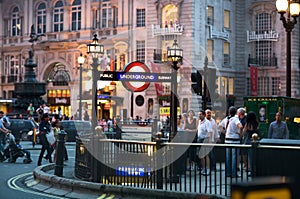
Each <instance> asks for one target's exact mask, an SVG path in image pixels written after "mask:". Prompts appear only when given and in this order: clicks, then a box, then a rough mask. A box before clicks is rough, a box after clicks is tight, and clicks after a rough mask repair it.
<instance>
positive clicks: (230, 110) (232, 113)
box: [229, 106, 236, 117]
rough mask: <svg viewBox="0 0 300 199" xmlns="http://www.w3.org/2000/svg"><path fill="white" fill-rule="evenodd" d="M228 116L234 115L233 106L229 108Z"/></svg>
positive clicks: (234, 109)
mask: <svg viewBox="0 0 300 199" xmlns="http://www.w3.org/2000/svg"><path fill="white" fill-rule="evenodd" d="M229 114H230V116H231V117H233V116H234V115H235V114H236V108H235V107H234V106H231V107H229Z"/></svg>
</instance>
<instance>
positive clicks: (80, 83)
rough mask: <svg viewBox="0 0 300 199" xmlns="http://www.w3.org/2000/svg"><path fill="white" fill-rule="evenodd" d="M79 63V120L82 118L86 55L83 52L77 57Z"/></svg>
mask: <svg viewBox="0 0 300 199" xmlns="http://www.w3.org/2000/svg"><path fill="white" fill-rule="evenodd" d="M77 61H78V63H79V73H80V74H79V120H82V64H83V63H84V57H83V56H82V53H80V56H79V57H78V59H77Z"/></svg>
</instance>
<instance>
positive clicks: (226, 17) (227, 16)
mask: <svg viewBox="0 0 300 199" xmlns="http://www.w3.org/2000/svg"><path fill="white" fill-rule="evenodd" d="M223 23H224V28H228V29H229V28H230V11H229V10H224V22H223Z"/></svg>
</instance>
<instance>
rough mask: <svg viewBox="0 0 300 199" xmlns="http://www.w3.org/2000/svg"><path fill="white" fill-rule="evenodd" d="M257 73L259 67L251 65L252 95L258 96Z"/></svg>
mask: <svg viewBox="0 0 300 199" xmlns="http://www.w3.org/2000/svg"><path fill="white" fill-rule="evenodd" d="M257 73H258V69H257V67H255V66H250V85H251V89H250V95H251V96H257V95H258V92H257V90H258V88H257V79H258V77H257Z"/></svg>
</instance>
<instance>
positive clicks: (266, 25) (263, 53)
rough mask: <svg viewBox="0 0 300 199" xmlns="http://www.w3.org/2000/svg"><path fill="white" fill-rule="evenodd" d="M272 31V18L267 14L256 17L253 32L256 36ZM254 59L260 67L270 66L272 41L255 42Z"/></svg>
mask: <svg viewBox="0 0 300 199" xmlns="http://www.w3.org/2000/svg"><path fill="white" fill-rule="evenodd" d="M270 30H272V16H271V15H270V14H268V13H260V14H258V15H256V20H255V31H256V33H257V34H264V33H265V32H269V31H270ZM255 51H256V57H257V59H258V64H259V65H260V66H271V65H272V64H271V63H270V61H271V57H272V56H273V48H272V41H256V43H255Z"/></svg>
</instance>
